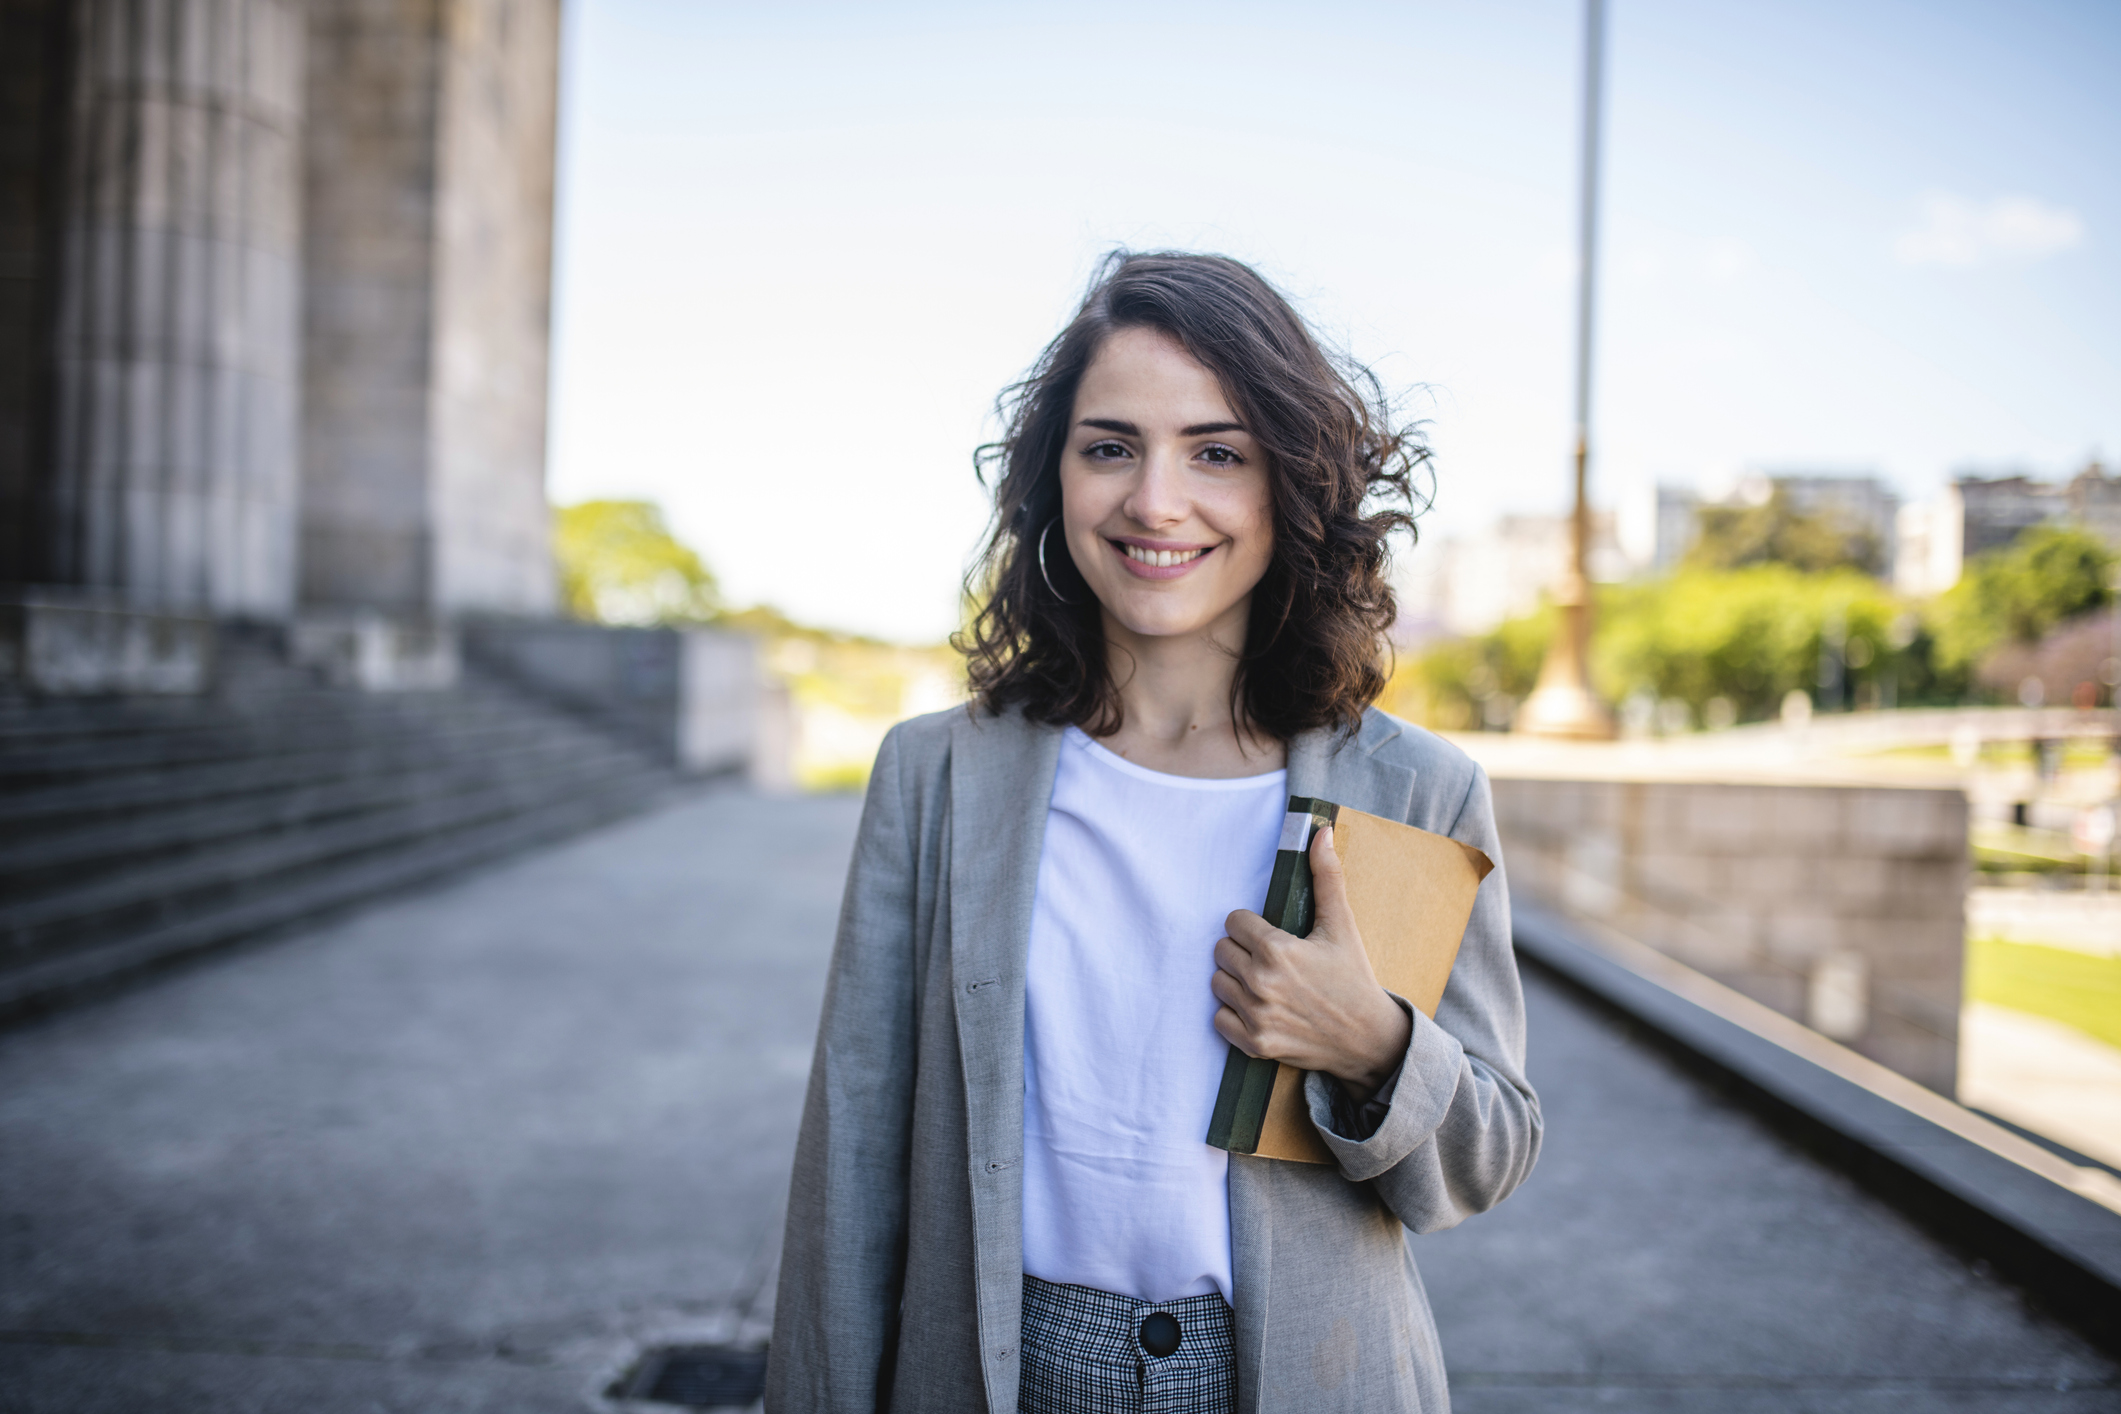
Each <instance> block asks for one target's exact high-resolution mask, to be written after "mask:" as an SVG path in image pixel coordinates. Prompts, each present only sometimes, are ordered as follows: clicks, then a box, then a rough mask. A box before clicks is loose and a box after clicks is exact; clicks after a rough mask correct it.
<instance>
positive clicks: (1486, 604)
mask: <svg viewBox="0 0 2121 1414" xmlns="http://www.w3.org/2000/svg"><path fill="white" fill-rule="evenodd" d="M1570 533H1571V532H1570V521H1569V517H1567V516H1527V515H1506V516H1503V517H1501V518H1500V519H1499V520H1497V521H1496V522H1495V523H1494V524H1493V525H1492V526H1490V527H1489V528H1488V529H1486V530H1485V531H1482V532H1480V533H1479V534H1477V535H1472V536H1465V537H1457V538H1453V539H1450V540H1446V541H1444V542H1443V544H1442V545H1441V546H1439V547H1437V549H1436V550H1435V551H1434V552H1433V554H1432V553H1431V552H1429V551H1426V550H1424V551H1422V552H1420V554H1419V558H1418V559H1417V562H1416V565H1415V567H1414V568H1413V570H1411V571H1410V572H1409V574H1407V575H1406V576H1405V577H1403V578H1402V580H1401V583H1400V591H1401V592H1400V625H1401V627H1400V629H1399V631H1398V634H1397V636H1398V637H1399V638H1400V639H1401V641H1403V642H1411V641H1416V640H1418V639H1420V638H1422V637H1426V636H1433V635H1435V634H1438V633H1447V634H1479V633H1486V632H1487V631H1488V630H1490V629H1492V628H1494V627H1495V626H1496V625H1497V624H1499V623H1501V622H1502V621H1503V620H1504V619H1510V618H1516V617H1517V616H1519V615H1521V614H1528V613H1531V612H1532V611H1533V610H1534V609H1537V608H1538V607H1539V605H1540V601H1541V600H1542V599H1543V598H1544V597H1545V596H1546V595H1547V594H1548V593H1549V592H1550V591H1551V590H1552V589H1553V587H1554V586H1555V585H1556V584H1557V583H1558V582H1559V581H1560V579H1561V576H1562V575H1563V574H1564V573H1565V572H1566V571H1567V570H1568V567H1569V559H1570ZM1590 561H1591V578H1592V579H1594V580H1597V581H1598V582H1600V583H1614V582H1617V581H1620V580H1623V579H1626V578H1627V577H1628V573H1629V568H1630V566H1629V562H1628V558H1627V556H1626V555H1625V554H1623V553H1622V551H1621V548H1620V541H1619V537H1618V534H1617V531H1616V526H1615V519H1614V516H1613V514H1612V513H1611V512H1610V511H1595V512H1593V513H1592V516H1591V546H1590Z"/></svg>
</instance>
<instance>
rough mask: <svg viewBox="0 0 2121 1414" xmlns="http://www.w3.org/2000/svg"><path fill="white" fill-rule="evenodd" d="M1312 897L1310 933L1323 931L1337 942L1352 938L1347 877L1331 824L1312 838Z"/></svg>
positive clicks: (1353, 925)
mask: <svg viewBox="0 0 2121 1414" xmlns="http://www.w3.org/2000/svg"><path fill="white" fill-rule="evenodd" d="M1311 897H1312V899H1313V900H1314V904H1313V907H1314V909H1315V912H1314V915H1313V917H1314V919H1315V921H1314V923H1313V927H1312V931H1313V932H1316V931H1318V930H1319V929H1323V930H1324V931H1325V934H1326V936H1327V937H1329V938H1332V939H1333V940H1335V941H1336V942H1339V941H1344V940H1346V939H1350V938H1353V937H1354V936H1355V914H1354V911H1353V910H1352V909H1350V908H1349V907H1348V876H1347V874H1346V872H1345V871H1343V870H1342V869H1341V867H1340V851H1339V850H1337V849H1335V848H1334V847H1333V827H1332V826H1331V825H1328V826H1326V827H1325V828H1324V829H1322V830H1320V831H1319V832H1318V833H1317V834H1316V835H1314V836H1313V837H1312V839H1311Z"/></svg>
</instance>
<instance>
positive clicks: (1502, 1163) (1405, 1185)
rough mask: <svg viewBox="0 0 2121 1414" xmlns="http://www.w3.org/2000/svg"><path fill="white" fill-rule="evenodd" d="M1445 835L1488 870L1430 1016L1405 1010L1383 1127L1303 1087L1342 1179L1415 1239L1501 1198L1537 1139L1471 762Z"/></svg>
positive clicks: (1491, 851)
mask: <svg viewBox="0 0 2121 1414" xmlns="http://www.w3.org/2000/svg"><path fill="white" fill-rule="evenodd" d="M1446 833H1448V834H1449V835H1450V836H1451V838H1453V839H1455V840H1460V841H1463V842H1464V843H1466V844H1469V845H1472V846H1473V847H1474V848H1476V849H1479V850H1481V851H1483V852H1485V853H1486V854H1487V856H1488V858H1490V859H1492V860H1494V861H1495V868H1494V870H1493V871H1492V872H1491V873H1490V874H1489V875H1488V877H1487V878H1486V879H1484V880H1483V881H1482V882H1481V886H1480V892H1479V894H1478V895H1477V896H1476V898H1475V901H1474V904H1473V914H1472V917H1471V918H1470V919H1469V920H1468V921H1467V923H1466V933H1465V939H1464V941H1463V942H1461V943H1460V944H1459V948H1458V959H1457V961H1456V962H1455V963H1453V964H1452V967H1451V979H1450V981H1449V983H1448V984H1447V985H1446V986H1445V988H1444V994H1443V1000H1442V1002H1441V1003H1439V1004H1438V1006H1437V1008H1436V1017H1435V1019H1434V1020H1433V1021H1432V1020H1430V1019H1429V1018H1428V1017H1426V1016H1423V1015H1422V1014H1421V1013H1420V1012H1419V1011H1413V1017H1414V1028H1413V1033H1412V1035H1411V1036H1409V1037H1408V1040H1407V1053H1406V1057H1405V1058H1404V1060H1402V1061H1401V1063H1400V1070H1399V1075H1398V1078H1397V1083H1396V1084H1395V1086H1394V1088H1393V1091H1392V1099H1391V1107H1390V1108H1389V1109H1388V1110H1387V1111H1386V1112H1385V1116H1384V1120H1383V1122H1382V1123H1380V1124H1379V1125H1378V1126H1377V1128H1376V1130H1375V1131H1374V1132H1372V1133H1371V1134H1370V1135H1369V1136H1368V1137H1367V1138H1355V1137H1352V1136H1350V1135H1348V1134H1345V1133H1343V1132H1341V1131H1340V1129H1339V1128H1337V1127H1336V1117H1335V1113H1334V1099H1335V1094H1334V1084H1333V1080H1332V1078H1331V1077H1330V1076H1326V1075H1321V1074H1318V1073H1316V1072H1313V1073H1312V1074H1310V1075H1307V1076H1306V1077H1305V1080H1304V1097H1305V1099H1306V1101H1307V1102H1308V1103H1309V1105H1310V1109H1311V1120H1312V1122H1313V1123H1314V1124H1316V1125H1317V1126H1318V1132H1319V1134H1320V1135H1321V1136H1322V1137H1323V1138H1324V1140H1325V1143H1326V1147H1327V1148H1328V1149H1330V1150H1331V1151H1332V1152H1333V1156H1334V1158H1335V1159H1337V1160H1338V1161H1339V1163H1340V1171H1341V1173H1342V1174H1343V1175H1344V1176H1346V1177H1347V1178H1348V1179H1350V1180H1352V1181H1354V1182H1357V1183H1363V1182H1367V1183H1369V1184H1371V1185H1372V1186H1373V1187H1374V1189H1375V1190H1376V1192H1377V1195H1378V1196H1379V1197H1380V1198H1382V1199H1383V1200H1384V1203H1385V1205H1386V1206H1387V1207H1389V1208H1390V1209H1391V1210H1392V1211H1393V1213H1395V1214H1396V1215H1397V1216H1398V1217H1399V1220H1400V1221H1401V1222H1403V1223H1405V1224H1406V1225H1407V1226H1408V1227H1409V1228H1412V1229H1413V1230H1414V1231H1416V1232H1440V1231H1442V1230H1444V1229H1445V1228H1449V1227H1454V1226H1456V1225H1457V1224H1458V1223H1460V1222H1462V1221H1464V1220H1465V1219H1466V1218H1469V1217H1471V1216H1472V1215H1473V1214H1475V1213H1483V1212H1486V1211H1487V1210H1488V1209H1489V1208H1492V1207H1494V1206H1495V1205H1496V1204H1497V1203H1500V1202H1501V1201H1502V1200H1503V1199H1504V1198H1506V1197H1508V1196H1509V1195H1510V1192H1511V1190H1513V1189H1515V1188H1516V1187H1517V1185H1518V1184H1520V1183H1522V1182H1523V1181H1524V1179H1525V1176H1526V1175H1527V1174H1529V1173H1530V1172H1531V1171H1532V1164H1533V1161H1534V1160H1536V1159H1537V1158H1538V1157H1539V1143H1540V1137H1541V1133H1542V1125H1541V1121H1540V1115H1539V1097H1538V1096H1537V1095H1536V1094H1534V1093H1533V1091H1532V1086H1531V1083H1530V1082H1529V1081H1527V1080H1526V1079H1525V1065H1524V1053H1525V1022H1524V990H1523V987H1522V985H1521V984H1520V982H1519V980H1518V976H1517V957H1516V953H1515V952H1514V951H1513V949H1512V947H1511V943H1510V895H1509V890H1508V887H1507V886H1506V884H1505V882H1504V878H1503V867H1502V845H1501V841H1500V840H1499V838H1498V837H1497V835H1496V830H1495V806H1494V801H1493V799H1492V797H1491V795H1490V793H1489V790H1488V777H1487V773H1486V772H1485V771H1482V770H1481V769H1480V768H1479V767H1477V766H1476V767H1474V770H1473V779H1472V782H1471V784H1470V785H1469V786H1468V787H1467V790H1466V795H1465V799H1464V800H1463V801H1462V802H1460V804H1459V807H1458V813H1457V817H1456V819H1455V820H1454V821H1453V822H1452V825H1451V827H1450V829H1449V830H1448V831H1446ZM1409 1010H1410V1011H1412V1010H1413V1009H1412V1008H1409ZM1340 1123H1341V1124H1345V1119H1344V1118H1343V1119H1342V1120H1341V1121H1340Z"/></svg>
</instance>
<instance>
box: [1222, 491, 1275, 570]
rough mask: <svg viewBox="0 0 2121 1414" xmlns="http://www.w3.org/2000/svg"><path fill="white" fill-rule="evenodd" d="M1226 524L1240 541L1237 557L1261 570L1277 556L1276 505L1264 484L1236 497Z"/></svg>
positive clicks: (1233, 498) (1233, 497)
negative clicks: (1275, 544)
mask: <svg viewBox="0 0 2121 1414" xmlns="http://www.w3.org/2000/svg"><path fill="white" fill-rule="evenodd" d="M1223 524H1224V525H1225V526H1227V527H1228V530H1227V532H1226V533H1227V534H1229V535H1230V536H1231V538H1233V539H1234V540H1236V541H1237V542H1238V553H1237V556H1236V558H1237V560H1238V561H1239V562H1240V563H1242V564H1245V565H1248V566H1252V567H1255V568H1256V569H1258V570H1260V571H1262V572H1263V571H1264V570H1265V569H1266V565H1267V561H1268V560H1270V559H1272V558H1273V556H1274V507H1273V504H1272V502H1271V501H1270V499H1269V497H1268V494H1267V488H1266V486H1265V485H1264V484H1261V485H1259V486H1256V487H1247V488H1245V490H1244V491H1243V492H1242V493H1241V494H1238V495H1235V496H1232V497H1231V499H1230V502H1229V507H1228V511H1227V514H1226V518H1225V519H1224V522H1223Z"/></svg>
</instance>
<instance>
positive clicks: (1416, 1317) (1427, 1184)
mask: <svg viewBox="0 0 2121 1414" xmlns="http://www.w3.org/2000/svg"><path fill="white" fill-rule="evenodd" d="M1059 743H1060V733H1059V731H1058V730H1057V729H1054V728H1050V727H1042V726H1037V725H1033V724H1031V723H1027V722H1025V721H1024V720H1023V719H1022V718H1021V717H1020V716H1018V715H1016V714H1014V713H1011V714H1008V715H1004V716H1000V717H996V716H989V715H975V714H974V713H973V712H971V711H967V710H966V709H963V708H955V709H952V710H950V711H947V712H939V713H936V714H934V715H933V716H928V717H920V718H916V719H915V720H913V721H909V722H905V723H902V724H901V725H899V726H898V727H896V728H894V729H893V730H892V732H891V735H890V736H889V737H887V738H886V739H885V741H884V746H883V750H882V751H881V752H879V753H878V755H877V760H876V771H875V774H874V775H873V776H871V778H870V782H869V796H868V801H867V804H866V805H865V806H864V808H863V811H862V823H861V832H860V835H859V837H858V839H857V840H856V843H855V848H854V861H853V864H852V865H851V866H850V868H849V870H848V876H847V893H846V899H845V902H844V904H843V905H842V907H841V911H840V927H839V942H838V945H837V947H836V949H835V951H834V953H833V959H832V973H831V978H830V981H829V983H828V984H827V987H826V992H825V1010H824V1017H823V1019H822V1021H821V1022H820V1024H819V1027H818V1038H817V1052H816V1056H815V1059H814V1060H813V1061H812V1063H811V1068H810V1089H809V1095H808V1098H807V1099H806V1101H805V1103H804V1107H803V1125H802V1133H801V1137H800V1138H799V1140H798V1141H797V1144H796V1151H795V1175H794V1178H793V1181H792V1182H791V1184H790V1187H789V1196H788V1227H787V1234H786V1239H785V1244H784V1248H783V1257H782V1265H781V1278H780V1292H779V1297H778V1304H777V1306H776V1309H775V1315H774V1325H773V1343H772V1350H771V1356H770V1364H769V1367H768V1371H767V1383H766V1408H767V1409H768V1410H773V1411H785V1414H812V1411H833V1412H834V1414H852V1411H857V1410H859V1411H870V1410H877V1409H890V1410H895V1411H900V1414H908V1412H909V1411H922V1414H926V1411H930V1410H935V1411H952V1414H956V1411H964V1414H973V1411H980V1414H1015V1410H1016V1396H1017V1337H1018V1332H1019V1326H1020V1315H1019V1307H1020V1304H1021V1300H1022V1290H1023V1235H1022V1217H1023V1213H1022V1209H1023V1183H1022V1169H1021V1162H1022V1158H1023V1144H1024V949H1025V944H1026V939H1027V938H1028V937H1029V936H1030V929H1031V905H1032V897H1033V894H1034V892H1035V890H1036V885H1037V880H1038V863H1039V848H1040V843H1041V840H1042V838H1043V835H1044V831H1045V824H1046V806H1047V802H1048V799H1049V797H1050V796H1051V794H1052V790H1053V773H1054V766H1055V763H1056V760H1057V755H1058V751H1059ZM1289 790H1290V791H1291V793H1292V794H1297V795H1316V796H1323V797H1325V798H1326V799H1329V800H1334V801H1338V802H1339V803H1341V804H1343V805H1348V806H1353V807H1355V808H1357V809H1360V810H1366V811H1369V812H1370V813H1371V814H1373V815H1382V816H1385V817H1387V818H1390V819H1393V820H1405V821H1408V822H1410V823H1412V824H1414V825H1418V826H1420V827H1421V828H1423V829H1426V830H1432V831H1436V832H1437V833H1440V834H1448V835H1451V836H1452V837H1454V838H1456V839H1460V840H1463V841H1465V842H1466V843H1468V844H1471V845H1474V846H1476V847H1478V848H1480V849H1483V850H1486V851H1487V853H1488V855H1489V857H1490V858H1492V859H1494V860H1495V861H1496V863H1497V866H1498V867H1497V868H1496V870H1495V872H1494V873H1492V874H1491V875H1489V876H1488V878H1487V880H1486V882H1485V883H1484V884H1482V886H1481V890H1480V894H1479V899H1478V902H1477V903H1476V905H1475V907H1474V910H1473V919H1472V922H1471V924H1470V925H1469V926H1468V927H1467V929H1466V936H1465V942H1464V944H1463V946H1462V947H1461V949H1460V951H1459V954H1458V962H1457V965H1456V967H1455V968H1454V970H1453V971H1452V973H1451V981H1450V986H1449V987H1448V988H1447V989H1446V991H1445V992H1444V997H1443V1003H1442V1005H1441V1006H1440V1007H1439V1008H1438V1009H1437V1013H1436V1019H1435V1020H1434V1021H1431V1020H1429V1019H1428V1018H1427V1017H1423V1016H1419V1015H1417V1016H1416V1017H1415V1020H1414V1032H1413V1036H1412V1038H1411V1040H1410V1041H1409V1043H1408V1047H1407V1056H1406V1062H1405V1066H1404V1068H1403V1070H1402V1072H1401V1076H1400V1081H1399V1085H1398V1088H1397V1089H1396V1091H1395V1092H1394V1094H1393V1097H1392V1102H1391V1107H1390V1110H1389V1112H1388V1114H1387V1115H1386V1117H1385V1119H1384V1122H1383V1123H1382V1124H1381V1125H1380V1126H1379V1127H1378V1129H1377V1132H1376V1133H1375V1134H1373V1135H1371V1136H1370V1137H1369V1138H1368V1139H1364V1140H1361V1141H1356V1140H1352V1139H1347V1138H1343V1137H1341V1136H1339V1135H1337V1134H1335V1133H1334V1132H1333V1131H1332V1123H1333V1119H1332V1103H1331V1100H1332V1096H1331V1092H1330V1090H1329V1089H1328V1085H1329V1084H1330V1082H1329V1081H1328V1080H1327V1079H1326V1078H1325V1077H1323V1076H1320V1075H1312V1076H1311V1077H1310V1078H1309V1083H1308V1085H1307V1094H1308V1097H1309V1099H1310V1103H1311V1116H1312V1118H1313V1120H1314V1121H1316V1122H1317V1124H1318V1126H1319V1129H1320V1130H1321V1131H1322V1132H1323V1133H1324V1134H1325V1138H1326V1143H1327V1145H1328V1146H1329V1147H1330V1148H1331V1149H1332V1151H1333V1154H1334V1156H1335V1157H1336V1158H1337V1159H1338V1160H1339V1161H1340V1163H1339V1167H1338V1168H1337V1169H1335V1168H1330V1167H1327V1166H1325V1165H1320V1164H1295V1163H1283V1162H1278V1161H1275V1160H1271V1159H1253V1158H1246V1157H1240V1156H1237V1155H1233V1156H1231V1159H1230V1246H1231V1256H1232V1261H1233V1275H1234V1277H1235V1281H1236V1286H1237V1290H1236V1293H1235V1294H1236V1317H1237V1386H1238V1409H1239V1410H1240V1411H1242V1414H1279V1411H1305V1414H1324V1412H1325V1411H1334V1410H1347V1411H1350V1414H1356V1412H1357V1411H1360V1414H1384V1412H1385V1411H1394V1410H1425V1411H1440V1410H1445V1409H1448V1408H1449V1407H1450V1395H1449V1393H1448V1391H1447V1390H1446V1388H1445V1385H1444V1368H1443V1354H1442V1351H1441V1349H1440V1348H1439V1347H1438V1345H1437V1339H1436V1326H1435V1322H1434V1321H1433V1320H1432V1318H1431V1317H1430V1314H1429V1304H1428V1298H1427V1296H1426V1295H1425V1294H1424V1293H1423V1291H1422V1286H1421V1277H1420V1276H1419V1274H1418V1273H1417V1272H1416V1271H1415V1269H1414V1261H1413V1257H1412V1255H1411V1254H1410V1253H1409V1252H1408V1250H1407V1248H1408V1244H1407V1241H1406V1240H1405V1234H1406V1231H1407V1230H1408V1229H1411V1230H1412V1231H1414V1232H1417V1233H1424V1232H1439V1231H1441V1230H1443V1229H1445V1228H1448V1227H1451V1226H1453V1225H1454V1224H1456V1223H1458V1222H1460V1221H1462V1220H1463V1219H1465V1218H1467V1217H1469V1216H1471V1215H1472V1214H1474V1213H1478V1212H1483V1211H1485V1210H1486V1209H1488V1208H1490V1207H1493V1206H1494V1205H1495V1204H1496V1203H1498V1202H1500V1201H1501V1200H1502V1199H1503V1198H1504V1197H1506V1196H1507V1195H1508V1194H1509V1192H1510V1191H1511V1190H1512V1189H1514V1188H1515V1187H1516V1186H1517V1185H1518V1184H1519V1183H1521V1182H1523V1180H1524V1177H1525V1175H1526V1174H1527V1173H1529V1172H1530V1171H1531V1168H1532V1162H1533V1159H1534V1158H1535V1157H1536V1156H1537V1154H1538V1152H1539V1140H1540V1116H1539V1101H1538V1098H1537V1097H1536V1096H1534V1095H1533V1093H1532V1087H1531V1085H1530V1084H1529V1083H1528V1082H1527V1081H1526V1080H1525V1074H1524V1001H1523V996H1522V993H1521V992H1520V990H1519V986H1518V979H1517V964H1516V960H1515V958H1514V956H1513V955H1512V953H1511V950H1510V905H1509V896H1508V893H1507V891H1506V889H1505V886H1504V883H1503V871H1502V869H1501V868H1500V867H1499V866H1500V864H1501V862H1502V856H1501V852H1500V850H1499V849H1498V847H1497V843H1496V838H1495V814H1494V809H1493V807H1492V805H1491V803H1490V801H1489V796H1488V782H1487V776H1486V775H1485V774H1484V773H1483V772H1482V771H1481V769H1480V768H1479V767H1478V766H1476V765H1474V764H1473V762H1472V761H1471V760H1469V759H1468V758H1467V757H1466V755H1465V754H1464V753H1463V752H1461V751H1459V750H1458V749H1457V748H1455V747H1453V746H1451V745H1449V744H1447V743H1446V742H1444V741H1442V740H1440V739H1438V738H1437V737H1435V736H1433V735H1431V734H1430V733H1428V732H1425V731H1422V730H1421V729H1420V728H1418V727H1412V726H1408V725H1407V724H1405V723H1403V722H1400V721H1397V720H1396V719H1394V718H1392V717H1389V716H1387V715H1385V714H1384V713H1382V712H1378V711H1375V710H1373V711H1371V712H1369V713H1367V714H1366V715H1365V716H1364V718H1363V724H1362V728H1361V730H1360V731H1359V732H1358V733H1356V734H1355V735H1354V736H1353V737H1352V738H1351V737H1348V736H1345V735H1341V736H1338V737H1334V736H1329V735H1327V734H1325V733H1307V734H1305V735H1303V736H1300V737H1298V738H1297V739H1296V740H1295V741H1293V742H1292V743H1290V747H1289ZM1256 902H1257V901H1255V900H1233V906H1242V905H1244V904H1247V903H1252V904H1255V905H1256Z"/></svg>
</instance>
